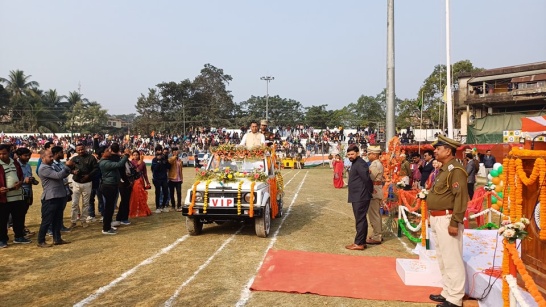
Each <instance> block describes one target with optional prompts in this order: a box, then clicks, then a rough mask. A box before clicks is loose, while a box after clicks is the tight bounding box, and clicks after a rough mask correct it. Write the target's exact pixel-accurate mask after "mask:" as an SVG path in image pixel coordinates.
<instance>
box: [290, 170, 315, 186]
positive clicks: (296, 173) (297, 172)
mask: <svg viewBox="0 0 546 307" xmlns="http://www.w3.org/2000/svg"><path fill="white" fill-rule="evenodd" d="M300 172H301V171H298V172H297V173H296V174H294V176H293V177H292V178H290V180H288V182H287V183H285V184H284V186H285V187H286V186H287V185H289V184H290V182H292V180H294V178H296V176H297V175H299V173H300ZM308 172H309V171H308Z"/></svg>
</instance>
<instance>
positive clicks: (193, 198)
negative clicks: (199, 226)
mask: <svg viewBox="0 0 546 307" xmlns="http://www.w3.org/2000/svg"><path fill="white" fill-rule="evenodd" d="M199 183H200V181H199V180H197V181H195V182H194V183H193V188H192V193H191V203H190V207H189V208H188V215H192V214H193V206H195V191H196V190H197V186H198V185H199Z"/></svg>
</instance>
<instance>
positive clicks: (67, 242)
mask: <svg viewBox="0 0 546 307" xmlns="http://www.w3.org/2000/svg"><path fill="white" fill-rule="evenodd" d="M64 244H70V241H65V240H63V239H61V240H60V241H57V242H53V245H64Z"/></svg>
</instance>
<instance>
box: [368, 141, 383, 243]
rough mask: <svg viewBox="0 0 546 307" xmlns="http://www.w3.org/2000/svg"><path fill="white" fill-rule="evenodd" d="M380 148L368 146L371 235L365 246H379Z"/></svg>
mask: <svg viewBox="0 0 546 307" xmlns="http://www.w3.org/2000/svg"><path fill="white" fill-rule="evenodd" d="M380 153H381V147H379V146H369V147H368V159H369V160H370V162H371V164H370V177H371V178H372V181H373V191H372V200H371V202H370V209H369V210H368V221H369V223H370V225H372V229H373V234H372V236H371V237H368V238H367V239H366V244H372V245H373V244H381V241H383V239H382V238H381V233H382V226H383V221H382V220H381V212H380V209H381V203H382V202H383V183H384V179H383V164H381V161H379V154H380Z"/></svg>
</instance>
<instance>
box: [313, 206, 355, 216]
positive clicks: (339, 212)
mask: <svg viewBox="0 0 546 307" xmlns="http://www.w3.org/2000/svg"><path fill="white" fill-rule="evenodd" d="M320 209H321V210H330V211H334V212H335V213H338V214H341V215H345V216H347V217H354V216H352V215H349V214H347V213H345V212H342V211H339V210H335V209H332V208H328V207H327V206H324V207H322V208H320Z"/></svg>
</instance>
